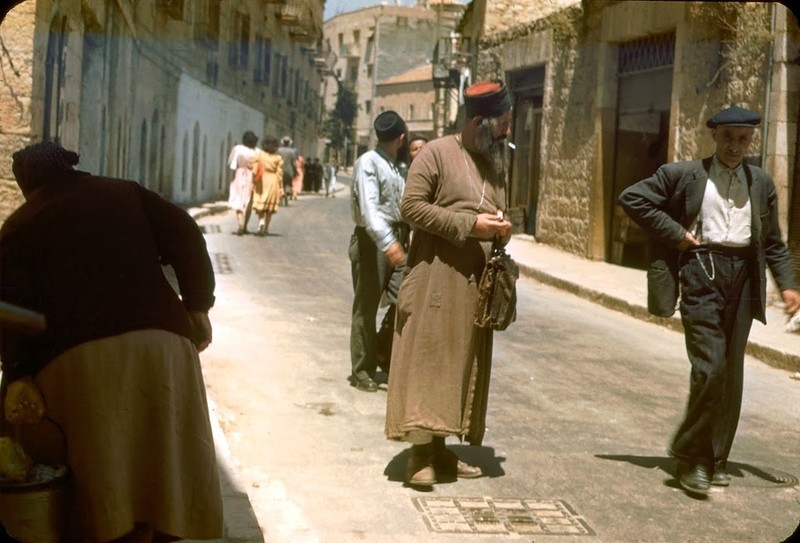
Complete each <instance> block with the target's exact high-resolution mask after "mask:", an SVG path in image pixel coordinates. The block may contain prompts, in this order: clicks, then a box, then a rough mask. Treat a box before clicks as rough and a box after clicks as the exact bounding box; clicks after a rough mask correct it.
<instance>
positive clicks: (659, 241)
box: [619, 107, 800, 496]
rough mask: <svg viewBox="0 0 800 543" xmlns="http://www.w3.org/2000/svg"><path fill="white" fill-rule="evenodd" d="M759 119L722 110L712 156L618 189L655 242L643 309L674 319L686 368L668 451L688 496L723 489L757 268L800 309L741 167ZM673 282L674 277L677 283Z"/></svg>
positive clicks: (771, 189)
mask: <svg viewBox="0 0 800 543" xmlns="http://www.w3.org/2000/svg"><path fill="white" fill-rule="evenodd" d="M760 122H761V117H760V115H759V114H758V113H756V112H755V111H750V110H748V109H744V108H740V107H730V108H727V109H724V110H722V111H720V112H718V113H716V114H715V115H713V116H712V117H711V118H710V119H708V122H707V123H706V126H708V127H709V128H711V137H712V138H713V140H714V144H715V152H714V155H713V156H711V157H709V158H706V159H703V160H693V161H687V162H678V163H674V164H667V165H664V166H661V167H660V168H659V169H658V171H656V173H655V174H654V175H653V176H651V177H648V178H647V179H644V180H642V181H639V182H638V183H636V184H634V185H633V186H631V187H629V188H628V189H626V190H625V191H623V193H622V195H621V196H620V198H619V201H620V203H621V204H622V206H623V208H624V209H625V211H626V212H627V213H628V215H630V217H631V218H632V219H633V220H634V221H635V222H636V223H637V224H639V225H640V226H641V227H642V228H643V229H644V230H645V231H646V232H647V233H648V234H650V236H651V237H652V238H653V239H654V240H655V242H656V243H655V246H654V250H653V259H652V261H651V264H650V269H649V270H648V307H649V309H650V312H651V313H653V314H656V315H659V316H662V317H666V316H669V315H671V314H672V313H673V312H674V311H675V305H676V302H677V298H678V286H679V285H680V312H681V319H682V322H683V326H684V329H685V335H686V350H687V353H688V356H689V361H690V362H691V365H692V371H691V386H690V393H689V400H688V403H687V407H686V414H685V417H684V420H683V422H682V423H681V424H680V426H679V427H678V430H677V432H676V434H675V437H674V439H673V441H672V444H671V447H670V453H671V454H672V455H673V456H674V457H676V458H677V460H678V470H677V479H678V482H679V484H680V485H681V487H682V488H683V489H684V490H686V491H687V492H688V493H689V494H693V495H701V496H702V495H705V494H707V493H708V490H709V488H710V485H715V486H728V485H729V484H730V476H729V475H728V473H727V471H726V464H727V461H728V455H729V454H730V450H731V445H732V444H733V438H734V434H735V433H736V427H737V425H738V422H739V414H740V410H741V402H742V381H743V365H744V349H745V346H746V345H747V338H748V336H749V334H750V326H751V324H752V321H753V319H754V318H755V319H758V320H759V321H761V322H766V316H765V309H766V282H767V279H766V272H765V270H766V267H767V266H769V268H770V270H771V271H772V274H773V276H774V278H775V282H776V283H777V286H778V288H779V289H780V291H781V295H782V297H783V301H784V302H785V310H786V312H787V313H789V314H792V313H794V312H795V311H797V310H798V309H800V292H798V290H797V283H796V281H795V278H794V275H793V272H792V265H791V256H790V254H789V252H788V250H787V249H786V245H785V244H784V242H783V240H782V237H781V231H780V226H779V224H778V197H777V194H776V191H775V185H774V183H773V181H772V178H771V177H770V176H769V175H768V174H767V173H766V172H765V171H764V170H762V169H761V168H758V167H756V166H751V165H749V164H747V163H746V162H744V161H743V159H744V157H745V153H746V152H747V149H748V147H749V146H750V143H751V141H752V138H753V133H754V131H755V127H756V126H758V125H759V124H760ZM679 277H680V279H678V278H679Z"/></svg>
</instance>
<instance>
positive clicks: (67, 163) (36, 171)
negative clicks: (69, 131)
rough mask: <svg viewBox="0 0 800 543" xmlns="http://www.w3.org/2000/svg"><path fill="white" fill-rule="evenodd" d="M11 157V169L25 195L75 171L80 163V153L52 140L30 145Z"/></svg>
mask: <svg viewBox="0 0 800 543" xmlns="http://www.w3.org/2000/svg"><path fill="white" fill-rule="evenodd" d="M11 158H12V160H13V162H12V164H11V171H13V172H14V177H15V178H16V179H17V184H18V185H19V188H20V189H22V193H23V194H25V195H27V194H30V193H31V192H33V191H34V190H36V189H38V188H39V187H42V186H43V185H46V184H47V183H50V182H52V181H56V180H58V178H59V177H61V176H62V175H63V174H65V173H68V172H71V171H73V166H75V165H76V164H77V163H78V153H76V152H74V151H68V150H66V149H64V148H63V147H61V146H60V145H59V144H57V143H54V142H52V141H43V142H41V143H35V144H33V145H29V146H27V147H25V148H24V149H20V150H19V151H17V152H16V153H14V154H13V155H12V157H11Z"/></svg>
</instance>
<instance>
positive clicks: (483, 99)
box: [464, 79, 511, 118]
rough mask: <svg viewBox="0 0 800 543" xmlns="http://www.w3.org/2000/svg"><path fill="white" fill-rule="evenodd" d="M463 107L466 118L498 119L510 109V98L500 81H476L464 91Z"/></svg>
mask: <svg viewBox="0 0 800 543" xmlns="http://www.w3.org/2000/svg"><path fill="white" fill-rule="evenodd" d="M464 105H465V106H466V108H467V112H466V114H467V118H471V117H475V116H476V115H480V116H481V117H499V116H500V115H502V114H503V113H505V112H506V111H508V110H509V109H511V98H510V97H509V96H508V91H507V90H506V86H505V84H504V83H503V82H502V81H501V80H499V79H492V80H489V81H478V82H477V83H474V84H472V85H470V86H469V87H467V89H466V90H464Z"/></svg>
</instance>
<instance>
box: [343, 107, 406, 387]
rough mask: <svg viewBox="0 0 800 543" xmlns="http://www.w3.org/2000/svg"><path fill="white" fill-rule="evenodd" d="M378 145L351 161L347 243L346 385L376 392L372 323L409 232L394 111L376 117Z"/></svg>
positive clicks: (402, 130)
mask: <svg viewBox="0 0 800 543" xmlns="http://www.w3.org/2000/svg"><path fill="white" fill-rule="evenodd" d="M374 127H375V133H376V134H377V136H378V145H377V147H376V148H375V149H374V150H372V151H367V152H366V153H364V154H363V155H361V156H360V157H359V158H358V160H357V161H356V164H355V167H354V170H353V186H352V199H351V208H352V212H353V221H354V222H355V223H356V227H355V231H354V232H353V235H352V237H351V238H350V249H349V253H350V263H351V268H352V273H353V292H354V296H353V318H352V324H351V327H350V358H351V364H352V371H351V374H350V377H349V379H350V384H352V385H353V386H354V387H356V388H357V389H358V390H363V391H366V392H375V391H377V390H378V383H377V382H376V381H375V372H376V369H377V363H378V358H377V339H376V335H377V334H376V332H377V331H376V328H375V319H376V316H377V313H378V305H379V303H380V299H381V293H382V292H383V289H384V288H385V287H386V284H387V282H388V280H389V277H391V275H392V271H393V269H394V267H395V266H400V265H401V264H403V263H404V262H405V259H406V253H405V250H404V249H403V246H404V243H405V239H406V237H407V236H408V228H406V226H405V225H404V224H403V219H402V217H401V216H400V198H401V197H402V195H403V189H404V188H405V179H404V177H403V175H402V174H401V172H400V168H399V167H398V165H397V159H398V156H400V155H401V153H402V151H403V149H404V146H405V144H406V123H405V122H404V121H403V119H402V118H401V117H400V116H399V115H398V114H397V113H395V112H394V111H384V112H383V113H381V114H380V115H378V116H377V117H376V118H375V123H374Z"/></svg>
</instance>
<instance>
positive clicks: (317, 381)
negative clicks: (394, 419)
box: [200, 190, 800, 543]
mask: <svg viewBox="0 0 800 543" xmlns="http://www.w3.org/2000/svg"><path fill="white" fill-rule="evenodd" d="M348 195H349V192H348V191H347V190H344V191H343V192H341V193H339V197H338V198H335V199H326V198H324V197H321V196H314V195H303V196H301V199H300V200H299V201H297V202H292V206H291V207H290V208H288V209H285V208H281V209H280V212H279V213H278V214H277V215H276V217H275V219H274V221H273V227H272V231H273V233H274V234H275V235H273V236H270V237H267V238H258V237H255V236H252V235H249V236H244V237H237V236H234V235H232V234H231V232H232V231H233V230H234V228H235V221H234V218H233V216H232V215H231V214H230V213H228V214H222V215H213V216H209V217H206V218H203V219H200V224H201V226H202V227H203V228H204V229H205V231H206V234H207V235H206V239H207V240H208V244H209V250H210V251H211V253H212V254H213V256H214V259H215V263H216V267H217V273H218V276H217V279H218V291H217V305H216V307H215V309H214V310H213V312H212V321H213V323H214V326H215V328H214V334H215V336H214V343H213V344H212V346H211V347H210V348H209V349H208V350H207V351H206V352H205V353H203V355H202V360H203V364H204V373H205V375H206V381H207V386H208V390H209V396H210V398H211V399H212V400H213V402H214V403H215V405H216V406H217V410H218V416H219V418H220V422H221V426H222V428H223V429H224V431H225V435H226V437H227V440H228V444H229V447H230V450H231V453H232V455H233V459H234V461H235V462H236V464H237V466H238V473H239V477H240V478H241V480H242V481H243V482H244V483H245V486H246V489H247V492H248V494H249V496H250V501H251V503H252V505H253V508H254V511H255V514H256V516H257V518H258V522H259V524H260V526H261V528H262V531H263V532H264V534H265V540H266V541H267V542H270V543H272V542H278V543H284V542H286V543H298V542H305V541H309V542H310V541H324V542H331V543H346V542H356V541H359V542H360V541H368V542H412V541H414V542H417V541H434V542H447V543H450V542H453V543H456V542H458V543H461V542H467V543H469V542H476V543H485V542H492V543H494V542H510V541H525V542H527V543H531V542H534V541H535V542H536V543H542V542H545V543H547V542H553V543H556V542H558V543H565V542H585V543H594V542H600V541H602V542H606V543H625V542H634V541H636V542H648V543H656V542H668V543H685V542H765V543H777V542H779V541H783V539H784V538H786V537H787V536H788V535H789V534H790V533H791V532H792V531H793V530H794V528H795V527H796V526H797V522H798V519H800V502H799V500H800V489H799V488H798V486H797V479H796V477H795V476H797V475H800V447H799V446H798V445H800V438H799V437H798V422H800V417H799V416H798V414H799V411H798V405H800V403H799V402H798V386H797V383H796V382H794V381H791V380H788V379H786V377H785V374H784V372H780V371H778V370H774V369H772V368H769V367H767V366H765V365H763V364H761V363H760V362H757V361H755V360H753V359H748V361H747V369H746V384H745V401H744V407H743V414H742V419H741V422H740V426H739V433H738V436H737V440H736V442H735V443H734V450H733V455H732V459H731V461H732V474H733V483H732V486H731V487H729V488H728V489H726V490H724V491H715V492H713V493H712V494H711V496H710V498H709V499H707V500H704V501H700V500H696V499H692V498H690V497H688V496H686V495H685V494H684V493H683V492H682V491H681V490H679V489H678V488H677V486H676V484H675V481H674V478H673V472H672V470H673V463H672V461H671V460H669V459H668V458H667V456H666V453H665V451H666V447H667V444H668V442H669V439H670V437H671V434H672V432H673V430H674V428H675V426H676V424H677V423H678V421H679V420H680V418H681V415H682V411H683V408H684V404H685V400H686V393H687V387H688V369H689V368H688V362H687V361H686V357H685V353H684V349H683V339H682V336H681V335H680V334H677V333H675V332H671V331H669V330H666V329H664V328H661V327H658V326H655V325H652V324H647V323H643V322H640V321H638V320H635V319H633V318H629V317H626V316H623V315H621V314H619V313H615V312H613V311H610V310H607V309H603V308H601V307H599V306H596V305H593V304H591V303H589V302H587V301H584V300H582V299H579V298H577V297H574V296H572V295H569V294H566V293H564V292H562V291H559V290H555V289H552V288H550V287H547V286H544V285H541V284H538V283H535V282H532V281H528V280H522V281H520V284H519V288H518V292H519V306H518V307H519V310H518V314H519V316H518V320H517V322H516V323H515V324H513V325H512V326H511V327H510V328H509V329H508V330H507V331H505V332H502V333H498V334H497V336H496V341H495V344H496V348H495V356H494V370H493V371H494V373H493V381H492V390H491V393H490V400H489V418H488V427H489V428H488V432H487V435H486V439H485V441H484V446H482V447H469V446H466V445H459V444H457V441H456V440H455V439H453V438H450V439H449V440H448V443H451V444H454V450H456V451H457V452H458V453H459V454H461V455H462V456H463V457H464V458H465V459H467V460H469V461H471V462H474V463H476V464H479V465H480V466H482V467H483V469H484V471H485V473H486V474H487V476H486V477H484V478H482V479H477V480H469V481H466V480H462V481H459V482H455V483H447V484H441V485H437V486H436V487H435V488H434V490H433V491H432V492H424V493H421V492H418V491H415V490H413V489H411V488H407V487H404V486H403V484H402V477H403V471H404V466H405V460H406V459H407V455H408V449H407V447H405V446H404V445H403V444H401V443H395V442H390V441H387V440H386V439H384V437H383V423H384V410H385V398H386V393H385V392H384V391H379V392H378V393H374V394H369V393H363V392H359V391H356V390H355V389H354V388H352V387H350V386H349V385H348V383H347V381H346V376H347V374H348V372H349V364H350V362H349V324H350V303H351V300H352V290H351V289H352V287H351V282H350V268H349V262H348V260H347V244H348V241H349V237H350V233H351V231H352V227H351V223H350V219H349V206H348ZM440 529H450V530H461V532H460V533H443V532H439V531H436V530H440ZM476 531H481V532H482V533H472V532H476ZM559 531H560V532H563V533H565V534H570V533H572V534H573V535H551V534H550V533H546V532H551V533H552V532H559Z"/></svg>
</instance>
